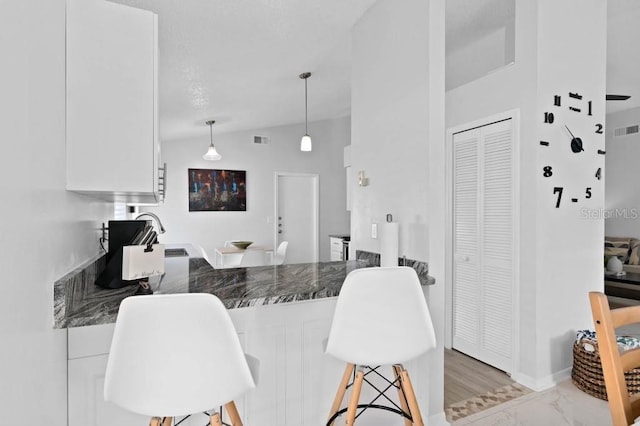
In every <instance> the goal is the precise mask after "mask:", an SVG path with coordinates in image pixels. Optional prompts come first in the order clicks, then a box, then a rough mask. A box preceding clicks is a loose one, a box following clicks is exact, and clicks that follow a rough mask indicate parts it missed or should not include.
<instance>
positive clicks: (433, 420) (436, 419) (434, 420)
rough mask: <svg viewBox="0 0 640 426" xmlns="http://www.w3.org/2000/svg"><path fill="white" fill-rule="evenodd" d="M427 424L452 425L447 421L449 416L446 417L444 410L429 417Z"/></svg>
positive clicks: (430, 425) (437, 425)
mask: <svg viewBox="0 0 640 426" xmlns="http://www.w3.org/2000/svg"><path fill="white" fill-rule="evenodd" d="M426 424H428V425H429V426H451V423H449V422H448V421H447V416H446V415H445V413H444V410H442V411H440V412H439V413H437V414H434V415H432V416H429V418H428V419H427V423H426Z"/></svg>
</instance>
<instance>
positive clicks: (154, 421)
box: [149, 417, 162, 426]
mask: <svg viewBox="0 0 640 426" xmlns="http://www.w3.org/2000/svg"><path fill="white" fill-rule="evenodd" d="M149 426H162V419H161V418H160V417H151V420H149Z"/></svg>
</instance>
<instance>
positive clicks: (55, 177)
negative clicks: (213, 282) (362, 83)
mask: <svg viewBox="0 0 640 426" xmlns="http://www.w3.org/2000/svg"><path fill="white" fill-rule="evenodd" d="M64 15H65V2H64V0H31V1H25V2H23V1H3V2H0V52H2V68H1V69H0V93H2V96H0V117H1V124H0V141H2V142H1V143H2V148H3V155H1V156H0V198H1V199H2V219H1V221H0V223H1V225H0V236H1V238H2V244H0V266H1V269H2V274H3V276H2V297H0V339H1V341H2V349H0V353H1V355H0V359H1V360H2V362H0V378H1V379H0V381H1V382H2V386H0V401H1V402H0V406H1V407H3V408H2V416H3V417H2V421H1V423H2V424H7V425H8V424H16V425H20V424H26V423H30V422H31V423H33V422H38V423H42V424H48V425H56V426H63V425H66V424H67V418H66V383H67V370H66V368H67V361H66V332H65V331H64V330H55V331H54V330H53V282H54V281H55V280H56V279H58V278H60V277H61V276H63V275H64V274H66V273H67V272H69V271H70V270H71V269H73V268H74V267H75V266H78V265H79V264H81V263H83V262H84V261H85V260H88V259H89V258H91V257H93V256H94V255H96V254H97V253H98V236H99V234H98V228H99V225H100V223H101V222H102V221H103V220H105V219H107V218H109V217H110V216H111V215H112V211H113V210H112V205H111V204H107V203H103V202H98V201H93V200H92V199H90V198H86V197H83V196H79V195H76V194H73V193H68V192H66V191H65V189H64V187H65V74H64V72H65V56H64V51H65V50H64V49H65V26H64V25H65V16H64ZM36 418H37V420H35V419H36ZM28 419H30V420H28Z"/></svg>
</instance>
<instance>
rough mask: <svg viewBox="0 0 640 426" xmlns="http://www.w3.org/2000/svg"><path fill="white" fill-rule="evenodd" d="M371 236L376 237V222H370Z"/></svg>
mask: <svg viewBox="0 0 640 426" xmlns="http://www.w3.org/2000/svg"><path fill="white" fill-rule="evenodd" d="M371 238H378V224H377V223H372V224H371Z"/></svg>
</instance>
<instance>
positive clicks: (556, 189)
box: [553, 186, 563, 209]
mask: <svg viewBox="0 0 640 426" xmlns="http://www.w3.org/2000/svg"><path fill="white" fill-rule="evenodd" d="M562 189H563V188H562V187H561V186H554V187H553V193H554V194H558V201H556V209H557V208H559V207H560V200H562Z"/></svg>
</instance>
